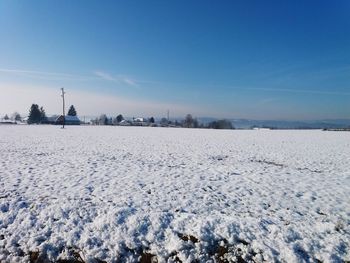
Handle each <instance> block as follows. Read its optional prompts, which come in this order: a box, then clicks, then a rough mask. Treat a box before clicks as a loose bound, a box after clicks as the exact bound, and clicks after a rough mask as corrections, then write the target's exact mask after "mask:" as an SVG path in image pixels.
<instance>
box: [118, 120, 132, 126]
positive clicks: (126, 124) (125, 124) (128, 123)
mask: <svg viewBox="0 0 350 263" xmlns="http://www.w3.org/2000/svg"><path fill="white" fill-rule="evenodd" d="M118 125H120V126H130V122H128V121H127V120H122V121H121V122H119V124H118Z"/></svg>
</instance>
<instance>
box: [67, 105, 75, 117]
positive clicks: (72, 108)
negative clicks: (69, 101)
mask: <svg viewBox="0 0 350 263" xmlns="http://www.w3.org/2000/svg"><path fill="white" fill-rule="evenodd" d="M68 115H69V116H77V111H76V110H75V108H74V105H71V106H70V108H69V111H68Z"/></svg>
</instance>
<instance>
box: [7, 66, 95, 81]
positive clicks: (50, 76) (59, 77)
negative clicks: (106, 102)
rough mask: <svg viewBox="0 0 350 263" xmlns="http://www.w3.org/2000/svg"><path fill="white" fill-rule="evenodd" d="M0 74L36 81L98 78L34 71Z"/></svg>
mask: <svg viewBox="0 0 350 263" xmlns="http://www.w3.org/2000/svg"><path fill="white" fill-rule="evenodd" d="M0 73H5V74H12V75H17V76H24V77H30V78H35V79H47V80H78V81H79V80H80V81H88V80H93V79H96V77H94V76H82V75H77V74H68V73H61V72H46V71H34V70H22V69H4V68H0Z"/></svg>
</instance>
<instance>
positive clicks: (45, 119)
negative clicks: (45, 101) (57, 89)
mask: <svg viewBox="0 0 350 263" xmlns="http://www.w3.org/2000/svg"><path fill="white" fill-rule="evenodd" d="M40 122H41V123H45V122H47V117H46V113H45V110H44V108H43V107H40Z"/></svg>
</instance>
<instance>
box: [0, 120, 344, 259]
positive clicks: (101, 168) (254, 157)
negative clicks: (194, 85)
mask: <svg viewBox="0 0 350 263" xmlns="http://www.w3.org/2000/svg"><path fill="white" fill-rule="evenodd" d="M349 224H350V133H349V132H324V131H238V130H225V131H223V130H201V129H176V128H146V127H106V126H101V127H91V126H90V127H86V126H80V127H68V128H66V129H60V128H59V127H57V126H37V125H35V126H1V127H0V262H29V260H30V255H31V254H33V252H35V251H36V252H38V253H40V255H42V256H44V257H45V258H46V259H47V260H51V261H57V260H59V259H68V258H72V253H73V252H74V253H73V256H74V257H75V258H76V257H77V253H78V254H79V257H81V258H82V259H83V260H84V261H85V262H98V261H97V260H103V261H105V262H136V261H139V260H141V258H142V255H143V254H145V253H148V254H149V255H154V256H153V261H154V262H155V258H156V259H157V261H158V262H176V260H181V261H182V262H194V261H195V260H197V262H235V261H239V260H242V259H243V260H245V261H247V262H249V261H251V262H317V260H319V261H323V262H344V261H346V260H350V252H349V251H350V228H349ZM197 239H198V240H197ZM219 247H220V248H221V251H223V249H222V248H225V249H226V250H225V249H224V252H222V255H221V256H222V257H221V258H219V257H220V255H219V256H218V254H220V252H218V251H219V250H220V249H219ZM223 258H225V260H226V261H220V260H223ZM100 262H101V261H100ZM144 262H146V261H144ZM149 262H150V261H149ZM241 262H242V261H241Z"/></svg>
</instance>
